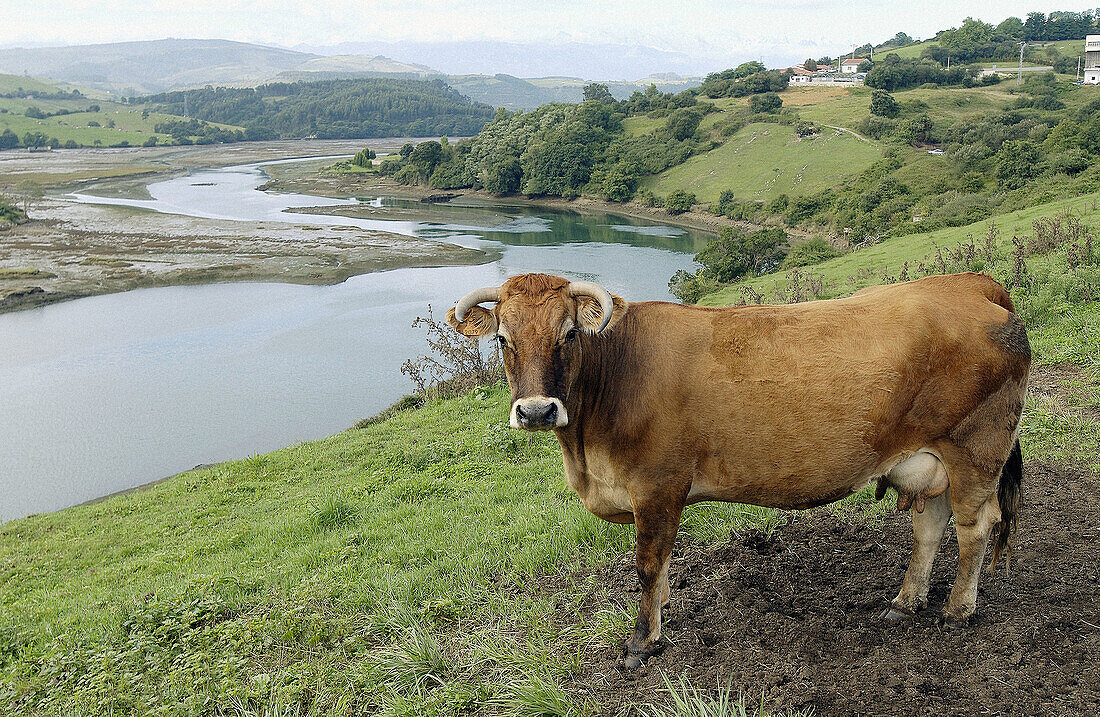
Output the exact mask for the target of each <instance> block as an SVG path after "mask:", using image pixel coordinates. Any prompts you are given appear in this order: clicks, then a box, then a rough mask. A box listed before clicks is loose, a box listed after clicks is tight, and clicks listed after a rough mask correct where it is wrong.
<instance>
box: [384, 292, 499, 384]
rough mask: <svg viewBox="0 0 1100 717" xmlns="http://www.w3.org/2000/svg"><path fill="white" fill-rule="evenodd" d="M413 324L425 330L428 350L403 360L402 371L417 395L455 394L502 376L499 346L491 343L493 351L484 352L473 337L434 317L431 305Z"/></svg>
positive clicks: (494, 380) (494, 381) (496, 380)
mask: <svg viewBox="0 0 1100 717" xmlns="http://www.w3.org/2000/svg"><path fill="white" fill-rule="evenodd" d="M412 325H413V328H420V327H424V328H425V329H426V330H427V332H428V336H427V341H428V349H429V351H430V353H429V354H428V355H421V356H417V357H416V358H413V359H408V360H407V361H405V363H404V364H402V366H401V373H403V374H405V375H406V376H408V377H409V378H410V379H412V382H413V383H415V384H416V391H417V394H418V395H419V396H421V397H429V396H443V397H447V396H458V395H461V394H464V393H468V392H470V391H472V390H473V389H475V388H477V387H479V386H486V385H489V384H494V383H497V382H498V381H502V380H503V379H504V366H503V364H502V363H501V360H500V349H499V348H496V346H495V344H494V349H493V351H492V353H489V354H488V355H485V354H483V353H482V351H481V347H480V346H479V344H478V341H477V339H476V338H470V337H467V336H463V335H462V334H460V333H458V332H457V331H455V330H454V329H452V328H451V327H450V326H449V325H447V324H446V323H444V322H441V321H436V320H435V317H434V316H433V315H432V307H431V306H429V307H428V315H427V316H426V317H425V316H418V317H416V319H415V320H414V321H413V323H412Z"/></svg>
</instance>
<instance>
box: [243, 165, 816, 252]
mask: <svg viewBox="0 0 1100 717" xmlns="http://www.w3.org/2000/svg"><path fill="white" fill-rule="evenodd" d="M265 171H267V172H268V174H269V175H270V176H271V180H270V181H268V182H267V183H266V184H264V185H262V186H261V187H260V189H262V190H264V191H269V192H287V193H296V194H313V195H316V196H321V197H333V198H345V197H354V196H358V197H369V196H379V195H385V196H389V197H396V198H401V199H410V200H416V201H421V200H425V199H429V198H431V197H434V196H439V195H444V194H453V195H455V197H454V198H453V199H451V200H450V202H449V203H450V204H453V205H456V206H463V205H468V204H471V203H473V204H476V205H478V206H483V207H492V206H499V207H502V208H503V207H507V206H524V207H531V208H537V209H551V210H554V211H559V212H570V211H572V212H581V213H587V214H614V215H618V216H623V217H631V218H633V219H644V220H646V221H651V222H658V223H661V224H666V225H668V226H673V227H680V228H682V229H692V230H695V231H702V232H709V233H712V234H716V233H717V232H718V231H719V230H720V229H722V228H723V227H734V228H740V229H746V230H750V231H751V230H755V229H760V228H761V227H760V225H758V224H753V223H751V222H741V221H735V220H733V219H729V218H728V217H722V216H717V215H715V214H711V213H710V212H706V211H700V210H696V211H690V212H684V213H683V214H675V215H673V214H669V213H668V212H667V211H666V210H665V209H663V208H660V207H648V206H646V205H644V204H642V203H641V202H638V201H630V202H625V203H618V202H609V201H606V200H602V199H595V198H592V197H578V198H576V199H561V198H555V197H533V198H532V197H524V196H520V195H512V196H507V197H500V196H497V195H494V194H490V193H489V192H486V191H484V190H476V189H455V190H447V191H445V192H444V191H442V190H439V189H434V188H432V187H424V186H417V185H408V184H398V183H397V182H395V181H393V180H392V179H390V178H389V177H384V176H382V175H380V174H369V173H363V174H351V173H347V174H342V173H336V172H322V171H317V168H316V165H315V166H314V167H313V168H312V171H311V168H310V167H305V166H301V167H290V166H283V167H271V168H265ZM444 206H446V205H444ZM700 206H701V205H700ZM786 231H787V232H788V233H789V234H792V235H794V236H799V237H801V236H802V235H803V234H804V232H799V231H797V230H791V229H789V228H788V229H786ZM807 236H808V235H807Z"/></svg>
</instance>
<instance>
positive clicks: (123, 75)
mask: <svg viewBox="0 0 1100 717" xmlns="http://www.w3.org/2000/svg"><path fill="white" fill-rule="evenodd" d="M292 71H294V72H334V71H338V72H345V73H346V72H354V73H363V72H368V73H375V74H380V75H402V76H416V77H424V76H427V75H430V74H436V73H434V72H433V71H432V70H430V69H429V68H426V67H423V66H421V65H409V64H405V63H401V62H396V61H394V60H390V59H388V58H385V57H367V56H361V55H360V56H354V57H351V58H349V57H322V56H320V55H314V54H311V53H305V52H298V51H296V50H287V49H283V48H278V47H266V46H263V45H253V44H249V43H244V42H232V41H229V40H180V39H167V40H149V41H142V42H117V43H109V44H103V45H73V46H69V47H36V48H11V49H6V50H0V72H7V73H11V74H16V75H24V74H29V75H33V76H35V77H42V78H49V79H52V80H62V81H65V82H71V83H74V84H77V85H80V86H83V87H88V88H94V89H98V90H102V91H105V92H110V93H113V94H116V95H124V96H129V95H135V94H149V93H153V92H161V91H164V90H168V89H175V88H185V87H202V86H204V85H238V86H240V85H254V84H260V83H262V82H264V81H267V80H272V79H275V78H278V77H279V76H280V75H281V74H282V73H284V72H292Z"/></svg>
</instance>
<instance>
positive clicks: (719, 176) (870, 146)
mask: <svg viewBox="0 0 1100 717" xmlns="http://www.w3.org/2000/svg"><path fill="white" fill-rule="evenodd" d="M879 156H881V148H880V147H879V145H877V144H875V143H873V142H863V141H860V140H858V139H856V138H855V137H852V136H850V135H847V134H841V135H839V136H838V135H837V134H836V133H835V132H824V133H822V134H821V135H819V136H817V137H814V138H812V139H802V140H799V139H798V138H797V137H796V136H795V134H794V130H793V129H792V128H791V127H787V126H784V125H775V124H765V123H754V124H750V125H748V126H746V127H744V128H742V129H741V130H740V131H738V132H737V133H736V134H735V135H733V137H731V138H730V139H729V140H727V141H726V142H725V143H723V144H722V145H721V146H720V147H718V148H717V149H714V150H711V151H710V152H707V153H705V154H702V155H698V156H695V157H692V158H691V159H689V160H688V161H687V162H684V163H683V164H681V165H678V166H676V167H673V168H672V169H669V170H667V171H665V172H663V173H661V174H659V175H657V176H656V177H651V178H648V179H646V180H645V181H644V182H643V186H644V187H646V188H647V189H649V190H650V191H652V192H654V193H655V194H658V195H661V196H664V195H667V194H669V193H670V192H672V191H673V190H676V189H683V190H686V191H688V192H694V193H695V195H696V197H697V199H698V200H699V201H701V202H712V201H716V200H717V199H718V195H719V194H720V193H721V192H722V190H724V189H732V190H733V192H734V194H735V195H736V196H737V198H738V199H769V198H771V197H774V196H776V195H778V194H781V193H787V194H790V195H802V194H813V193H814V192H818V191H821V190H822V189H825V188H826V187H828V186H831V185H833V184H835V183H837V182H841V181H844V180H847V179H848V178H850V177H852V176H855V175H856V174H858V173H859V172H861V171H862V170H863V169H866V168H867V167H869V166H870V165H871V163H873V162H874V161H875V160H876V159H878V158H879Z"/></svg>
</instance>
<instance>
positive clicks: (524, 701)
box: [489, 674, 581, 717]
mask: <svg viewBox="0 0 1100 717" xmlns="http://www.w3.org/2000/svg"><path fill="white" fill-rule="evenodd" d="M489 704H490V705H491V706H493V707H496V708H497V709H499V710H500V711H501V712H502V713H504V714H507V715H512V716H513V717H571V716H572V715H577V714H580V713H581V712H580V710H579V709H578V708H577V707H576V706H575V705H574V704H573V701H572V700H571V699H569V696H568V695H566V694H565V692H563V691H562V689H561V688H560V687H558V684H557V683H556V682H554V680H553V679H552V678H550V677H545V676H543V675H539V674H531V675H527V676H526V677H525V678H523V679H520V680H516V681H513V682H509V683H507V684H505V685H503V686H502V687H501V688H500V689H499V690H498V691H497V693H496V695H495V696H494V697H493V699H491V700H490V701H489Z"/></svg>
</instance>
